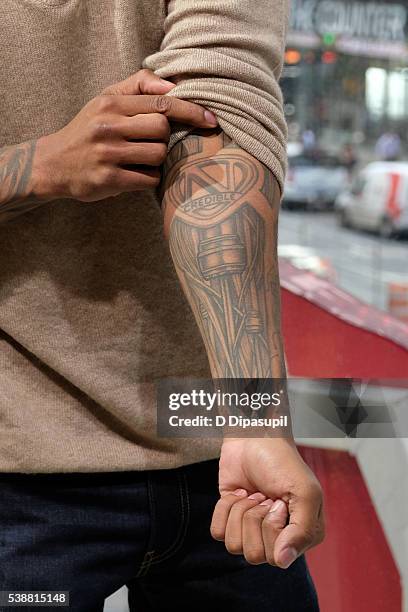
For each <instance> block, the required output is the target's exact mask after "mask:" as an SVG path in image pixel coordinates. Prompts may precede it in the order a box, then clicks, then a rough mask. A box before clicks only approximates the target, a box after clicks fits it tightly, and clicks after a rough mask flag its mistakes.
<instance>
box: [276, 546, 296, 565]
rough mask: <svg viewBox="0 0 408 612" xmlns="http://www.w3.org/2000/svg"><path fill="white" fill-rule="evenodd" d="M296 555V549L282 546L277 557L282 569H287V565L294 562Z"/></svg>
mask: <svg viewBox="0 0 408 612" xmlns="http://www.w3.org/2000/svg"><path fill="white" fill-rule="evenodd" d="M297 556H298V554H297V550H296V549H295V548H292V546H289V547H288V548H284V549H283V550H282V552H281V554H280V557H279V565H280V567H283V569H287V568H288V567H289V565H291V564H292V563H293V562H294V560H295V559H296V557H297Z"/></svg>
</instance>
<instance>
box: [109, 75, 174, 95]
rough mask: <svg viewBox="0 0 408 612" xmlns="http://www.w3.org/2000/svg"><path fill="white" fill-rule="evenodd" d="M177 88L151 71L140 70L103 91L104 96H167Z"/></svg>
mask: <svg viewBox="0 0 408 612" xmlns="http://www.w3.org/2000/svg"><path fill="white" fill-rule="evenodd" d="M173 87H175V85H174V83H171V81H166V80H165V79H161V78H160V77H158V76H157V74H154V72H152V71H151V70H147V69H145V70H139V71H138V72H135V73H134V74H132V75H131V76H130V77H128V78H127V79H125V80H124V81H120V82H119V83H114V84H113V85H110V86H109V87H106V89H104V90H103V92H102V93H103V94H104V95H140V94H159V95H160V94H162V95H163V94H165V93H167V92H168V91H170V90H171V89H173Z"/></svg>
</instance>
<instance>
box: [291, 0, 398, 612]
mask: <svg viewBox="0 0 408 612" xmlns="http://www.w3.org/2000/svg"><path fill="white" fill-rule="evenodd" d="M291 4H292V12H291V19H290V29H289V35H288V40H287V48H286V53H285V67H284V71H283V77H282V80H281V85H282V90H283V94H284V100H285V113H286V118H287V122H288V126H289V146H288V155H289V170H288V174H287V180H286V186H285V193H284V198H283V210H282V213H281V220H280V235H279V255H280V267H281V284H282V298H283V310H284V313H283V316H284V334H285V344H286V350H287V361H288V370H289V374H290V376H292V377H297V376H299V377H309V378H310V379H312V378H319V377H321V378H325V377H327V378H331V377H334V378H335V377H339V378H347V377H350V379H353V378H354V379H361V380H363V381H366V382H367V380H369V379H371V384H372V385H373V386H372V389H373V390H374V394H373V395H372V398H374V402H375V399H377V403H376V404H375V405H376V406H380V405H381V406H382V407H385V406H387V407H388V409H389V410H390V414H391V415H393V416H391V420H394V422H393V427H391V428H388V429H386V430H384V429H383V430H382V431H380V430H378V429H377V430H375V431H372V434H371V435H372V437H370V433H369V432H368V433H367V432H365V433H364V435H360V432H359V428H358V427H356V428H354V429H353V428H352V429H351V430H350V431H349V434H348V435H346V436H343V437H336V438H333V439H330V438H326V439H325V438H323V437H322V438H320V439H318V438H317V437H316V438H312V439H306V438H299V440H298V441H299V443H300V444H301V445H302V452H303V454H304V457H305V459H306V460H307V461H308V463H309V464H310V465H311V467H312V468H313V469H314V471H315V472H316V474H317V475H318V477H319V479H320V481H321V483H322V485H323V488H324V492H325V499H326V510H327V526H328V535H327V538H326V541H325V542H324V544H323V545H322V546H321V547H318V548H316V549H315V550H313V551H311V553H310V554H309V555H308V560H309V564H310V567H311V572H312V574H313V577H314V579H315V582H316V585H317V588H318V592H319V596H320V603H321V609H322V612H382V611H384V610H389V611H390V612H400V611H401V610H404V611H405V612H407V611H408V440H407V438H406V437H405V436H406V435H408V432H406V431H404V430H403V428H401V427H399V425H398V422H397V421H398V419H396V418H395V413H393V410H394V405H392V406H391V403H390V402H387V401H385V400H381V398H384V397H385V396H386V394H387V393H389V392H393V393H397V394H398V393H399V398H400V399H399V400H398V402H399V403H398V410H399V411H400V414H401V413H403V412H404V410H405V411H406V410H408V392H407V390H408V137H407V136H408V2H406V1H400V0H395V1H388V2H386V1H383V0H382V1H380V2H376V1H366V0H353V1H349V0H291ZM374 379H376V380H374ZM385 379H386V380H385ZM304 397H305V396H304ZM320 401H321V398H319V396H318V393H316V394H315V396H314V397H312V402H314V405H315V406H316V405H318V404H319V402H320ZM381 402H383V403H381ZM359 405H362V404H361V401H360V399H359V397H354V398H352V399H350V401H349V403H347V406H348V408H353V407H354V408H355V409H357V410H358V407H359ZM323 411H324V408H323Z"/></svg>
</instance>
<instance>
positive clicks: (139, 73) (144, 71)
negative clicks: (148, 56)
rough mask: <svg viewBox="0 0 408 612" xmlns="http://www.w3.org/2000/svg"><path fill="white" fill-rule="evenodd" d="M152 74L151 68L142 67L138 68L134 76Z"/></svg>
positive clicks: (140, 76)
mask: <svg viewBox="0 0 408 612" xmlns="http://www.w3.org/2000/svg"><path fill="white" fill-rule="evenodd" d="M152 74H153V72H152V71H151V70H149V69H148V68H142V69H141V70H138V71H137V72H136V75H135V76H137V77H139V78H141V79H144V78H146V77H150V76H152Z"/></svg>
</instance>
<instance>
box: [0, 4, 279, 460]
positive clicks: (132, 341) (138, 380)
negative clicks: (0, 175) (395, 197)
mask: <svg viewBox="0 0 408 612" xmlns="http://www.w3.org/2000/svg"><path fill="white" fill-rule="evenodd" d="M286 22H287V4H286V0H256V1H254V2H248V1H245V0H171V1H170V2H166V1H165V0H1V2H0V24H1V31H0V146H3V145H9V144H15V143H18V142H22V141H25V140H28V139H32V138H35V137H38V136H40V135H43V134H47V133H50V132H53V131H55V130H57V129H59V128H61V127H62V126H64V125H65V124H66V123H67V122H68V121H69V120H71V119H72V118H73V116H74V115H75V114H76V113H77V112H78V111H79V110H80V109H81V107H82V106H83V105H84V104H85V103H86V102H87V101H88V100H89V99H91V98H92V97H94V96H95V95H97V94H98V93H99V92H100V91H101V89H103V88H104V87H106V86H107V85H109V84H112V83H114V82H116V81H119V80H121V79H124V78H126V77H127V76H129V75H130V74H132V73H134V72H136V71H137V70H139V69H140V68H141V67H142V66H144V67H148V68H151V69H152V70H155V71H157V72H158V73H159V74H160V75H161V76H163V77H169V78H172V77H177V76H180V75H182V77H183V79H182V82H181V83H180V84H179V85H178V86H177V87H176V88H175V89H174V90H173V92H172V95H176V96H179V97H183V98H186V99H191V100H193V101H196V102H199V103H201V104H203V105H206V106H207V107H208V108H210V109H211V110H213V111H214V112H215V113H216V114H217V115H218V117H219V122H220V125H221V127H222V128H223V129H224V130H225V132H226V133H227V134H228V135H229V136H230V137H232V138H233V139H235V141H236V142H237V143H239V144H240V145H241V147H243V148H244V149H246V150H247V151H249V152H250V153H251V154H252V155H254V156H255V157H257V158H258V159H259V160H261V161H262V162H264V163H265V164H266V165H267V166H269V168H271V169H272V171H273V172H274V173H275V174H276V176H277V178H278V180H279V181H280V182H281V183H282V181H283V176H284V168H285V154H284V144H285V123H284V119H283V114H282V100H281V93H280V90H279V87H278V85H277V79H278V77H279V74H280V71H281V64H282V55H283V46H284V35H285V29H286ZM185 133H186V130H183V129H182V128H180V127H179V128H178V129H175V131H174V134H173V138H172V144H173V143H174V142H175V141H176V140H177V139H178V138H180V137H182V136H183V134H185ZM158 204H159V203H158V201H157V199H156V197H155V194H154V193H152V192H144V193H142V194H140V193H138V194H134V195H126V196H121V197H117V198H111V199H109V200H104V201H101V202H99V203H96V204H82V203H80V202H74V201H71V200H61V201H57V202H53V203H50V204H47V205H45V206H43V207H41V208H38V209H36V210H33V211H31V212H28V213H26V214H24V215H21V216H20V217H19V218H17V219H15V220H14V221H12V222H10V223H8V224H5V225H2V226H0V471H2V472H57V471H58V472H62V471H89V472H91V471H117V470H141V469H158V468H171V467H176V466H179V465H182V464H187V463H193V462H196V461H201V460H205V459H209V458H212V457H216V456H217V455H218V453H219V442H218V441H216V440H214V439H213V440H208V439H202V440H180V439H179V440H167V439H163V438H159V437H157V435H156V432H155V421H156V408H155V381H157V380H158V379H160V378H162V377H169V376H195V377H197V376H208V375H209V371H208V365H207V358H206V355H205V351H204V348H203V344H202V341H201V338H200V336H199V333H198V331H197V329H196V325H195V323H194V320H193V316H192V314H191V313H190V309H189V307H188V305H187V302H186V300H185V298H184V296H183V294H182V292H181V289H180V287H179V284H178V281H177V279H176V276H175V273H174V271H173V266H172V262H171V259H170V256H169V252H168V248H167V245H166V244H165V242H164V240H163V237H162V226H161V225H162V221H161V213H160V209H159V205H158Z"/></svg>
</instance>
